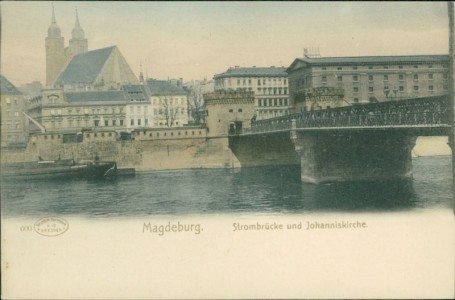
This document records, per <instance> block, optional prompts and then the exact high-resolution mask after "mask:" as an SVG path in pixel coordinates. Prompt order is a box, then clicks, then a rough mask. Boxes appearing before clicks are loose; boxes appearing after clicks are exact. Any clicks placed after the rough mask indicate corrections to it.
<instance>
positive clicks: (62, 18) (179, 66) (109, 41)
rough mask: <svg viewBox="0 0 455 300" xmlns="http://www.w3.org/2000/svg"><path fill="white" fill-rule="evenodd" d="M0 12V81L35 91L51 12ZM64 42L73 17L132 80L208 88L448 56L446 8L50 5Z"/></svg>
mask: <svg viewBox="0 0 455 300" xmlns="http://www.w3.org/2000/svg"><path fill="white" fill-rule="evenodd" d="M0 5H1V23H2V24H1V72H2V74H3V75H5V76H6V77H7V78H8V79H9V80H10V81H11V82H12V83H13V84H15V85H21V84H24V83H28V82H31V81H34V80H39V81H41V82H42V83H44V82H45V49H44V39H45V37H46V35H47V29H48V27H49V25H50V23H51V15H52V2H34V1H33V2H19V1H17V2H16V1H14V2H8V1H2V2H1V3H0ZM54 7H55V14H56V19H57V24H58V25H59V26H60V29H61V31H62V35H63V36H64V37H65V46H67V45H68V40H69V39H70V38H71V30H72V29H73V27H74V23H75V9H76V7H77V9H78V11H79V20H80V23H81V26H82V28H83V29H84V31H85V35H86V38H88V43H89V50H94V49H98V48H103V47H108V46H112V45H117V46H118V47H119V49H120V52H121V53H122V54H123V55H124V57H125V58H126V60H127V62H128V63H129V65H130V66H131V68H132V69H133V71H134V72H135V73H136V75H138V74H139V66H140V64H141V63H142V66H143V70H144V73H145V72H147V73H148V75H149V77H152V78H158V79H166V78H168V77H170V78H180V77H182V78H183V79H184V81H190V80H193V79H194V80H198V79H203V78H204V77H206V78H207V79H210V78H212V77H213V75H214V74H217V73H222V72H224V71H225V70H227V69H228V68H229V67H231V66H235V65H239V66H245V67H249V66H258V67H259V66H272V65H274V66H286V67H287V66H289V65H290V64H291V63H292V61H293V60H294V59H295V58H297V57H302V56H303V48H305V47H319V50H320V53H321V55H322V56H326V57H328V56H367V55H416V54H447V53H448V17H447V3H446V2H435V3H432V2H403V3H399V2H398V3H397V2H393V3H392V2H388V3H386V2H346V3H340V2H322V3H316V2H284V3H283V2H135V1H134V2H94V1H84V2H63V1H62V2H60V1H58V2H54Z"/></svg>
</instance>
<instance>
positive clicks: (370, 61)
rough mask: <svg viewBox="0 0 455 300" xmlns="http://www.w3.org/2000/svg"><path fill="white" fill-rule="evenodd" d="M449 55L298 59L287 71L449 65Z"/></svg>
mask: <svg viewBox="0 0 455 300" xmlns="http://www.w3.org/2000/svg"><path fill="white" fill-rule="evenodd" d="M448 62H449V56H448V55H400V56H353V57H321V58H308V57H304V58H296V59H295V60H294V62H293V63H292V64H291V65H290V66H289V67H288V68H287V69H286V72H289V71H292V70H293V69H295V66H296V65H297V64H299V63H300V64H305V65H308V66H329V65H331V66H342V65H381V64H413V63H448Z"/></svg>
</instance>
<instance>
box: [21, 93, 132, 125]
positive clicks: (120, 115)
mask: <svg viewBox="0 0 455 300" xmlns="http://www.w3.org/2000/svg"><path fill="white" fill-rule="evenodd" d="M128 102H129V98H128V95H127V94H126V93H125V92H124V91H94V92H64V91H63V90H61V89H58V90H57V89H47V90H44V91H43V96H42V99H41V103H35V105H34V107H33V110H34V111H36V112H38V113H33V112H30V115H31V116H34V117H33V119H34V120H35V121H37V122H38V123H39V124H41V125H42V126H43V127H44V129H45V131H46V132H60V133H62V132H80V131H83V130H93V129H100V130H103V129H106V130H107V129H109V130H122V129H125V126H126V111H125V106H126V105H127V103H128Z"/></svg>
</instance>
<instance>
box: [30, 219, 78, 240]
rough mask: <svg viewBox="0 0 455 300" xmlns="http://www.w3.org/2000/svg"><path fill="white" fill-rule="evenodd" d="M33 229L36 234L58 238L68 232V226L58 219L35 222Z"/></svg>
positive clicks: (65, 222)
mask: <svg viewBox="0 0 455 300" xmlns="http://www.w3.org/2000/svg"><path fill="white" fill-rule="evenodd" d="M33 227H34V229H35V231H36V232H37V233H38V234H41V235H43V236H58V235H61V234H63V233H65V232H66V231H67V230H68V228H69V224H68V221H66V220H65V219H63V218H60V217H45V218H41V219H39V220H38V221H36V222H35V224H34V225H33Z"/></svg>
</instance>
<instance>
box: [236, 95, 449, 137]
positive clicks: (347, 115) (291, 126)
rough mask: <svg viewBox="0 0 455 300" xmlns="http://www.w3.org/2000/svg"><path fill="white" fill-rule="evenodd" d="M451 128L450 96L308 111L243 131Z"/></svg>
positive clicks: (256, 123) (272, 120)
mask: <svg viewBox="0 0 455 300" xmlns="http://www.w3.org/2000/svg"><path fill="white" fill-rule="evenodd" d="M394 128H396V129H419V128H420V129H447V128H451V125H450V106H449V99H448V96H436V97H427V98H415V99H407V100H399V101H388V102H381V103H370V104H365V105H353V106H347V107H340V108H332V109H325V110H317V111H306V112H302V113H297V114H291V115H287V116H283V117H277V118H272V119H265V120H260V121H253V122H252V125H251V128H247V129H245V130H244V132H243V133H242V134H241V135H252V134H265V133H276V132H284V131H290V130H297V131H301V130H305V131H306V130H312V131H314V130H354V129H355V130H360V129H384V130H385V129H394Z"/></svg>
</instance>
